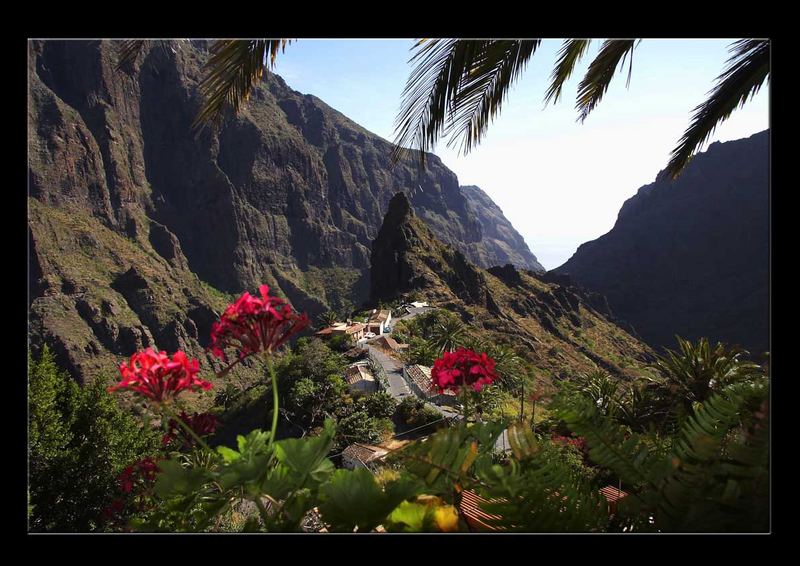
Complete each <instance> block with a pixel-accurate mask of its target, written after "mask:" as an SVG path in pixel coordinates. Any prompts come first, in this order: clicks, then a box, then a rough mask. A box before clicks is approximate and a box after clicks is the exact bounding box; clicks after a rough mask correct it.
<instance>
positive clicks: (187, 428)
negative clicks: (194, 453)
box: [161, 405, 216, 454]
mask: <svg viewBox="0 0 800 566" xmlns="http://www.w3.org/2000/svg"><path fill="white" fill-rule="evenodd" d="M161 409H162V410H163V411H164V412H165V413H167V414H168V415H169V416H170V417H172V419H173V420H174V421H176V422H177V423H178V424H179V425H181V426H182V427H183V430H185V431H186V432H187V433H188V434H189V435H190V436H191V437H192V438H194V440H195V441H196V442H197V443H198V444H199V445H200V446H202V447H203V448H204V449H206V450H207V451H209V452H211V453H212V454H216V453H215V452H214V451H213V450H211V448H209V446H208V444H206V443H205V442H204V441H203V439H202V438H200V437H199V436H198V435H197V433H196V432H195V431H194V430H192V427H190V426H189V425H187V424H186V423H185V422H183V419H182V418H180V417H179V416H178V415H177V414H175V413H174V412H173V411H172V410H171V409H169V408H167V407H166V406H165V405H162V406H161Z"/></svg>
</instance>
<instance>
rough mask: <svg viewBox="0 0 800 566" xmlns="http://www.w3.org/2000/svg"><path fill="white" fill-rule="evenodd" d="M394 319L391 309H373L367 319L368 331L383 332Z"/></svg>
mask: <svg viewBox="0 0 800 566" xmlns="http://www.w3.org/2000/svg"><path fill="white" fill-rule="evenodd" d="M391 321H392V311H390V310H389V309H383V310H380V311H379V310H377V309H372V314H371V315H370V317H369V318H368V319H367V332H374V333H375V334H378V335H380V334H383V332H384V330H385V329H386V327H387V326H389V323H390V322H391Z"/></svg>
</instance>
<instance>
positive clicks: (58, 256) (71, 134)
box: [28, 40, 532, 377]
mask: <svg viewBox="0 0 800 566" xmlns="http://www.w3.org/2000/svg"><path fill="white" fill-rule="evenodd" d="M114 47H115V46H114V44H113V42H108V41H55V40H48V41H40V40H34V41H30V42H29V44H28V50H29V58H28V74H29V91H28V126H29V127H28V146H29V167H28V180H29V216H28V230H29V232H28V238H29V244H30V247H31V250H32V252H31V265H30V269H29V273H30V274H31V282H30V285H29V305H30V319H31V328H32V330H31V342H32V346H33V347H34V349H35V348H38V347H40V346H41V344H42V343H45V342H47V343H49V344H51V346H53V348H54V350H56V351H57V353H58V354H59V358H60V359H59V361H60V362H61V363H62V365H64V366H65V367H69V368H71V371H72V372H73V375H75V376H76V377H79V376H82V375H84V374H86V375H89V374H96V373H97V372H98V371H99V368H100V367H102V366H103V365H104V364H105V367H114V365H113V364H112V365H108V364H107V362H104V363H103V364H100V363H99V362H98V360H100V359H101V358H103V359H107V360H110V359H112V358H114V357H116V358H117V359H118V358H119V356H121V355H129V354H130V353H132V351H133V349H135V348H138V347H142V346H144V345H145V344H149V345H156V346H158V347H162V346H166V345H170V347H172V346H176V345H179V346H181V347H182V348H185V349H187V351H192V352H195V353H197V355H200V354H201V352H202V347H201V344H200V342H199V341H198V340H199V338H200V334H202V333H198V332H199V330H200V327H202V326H204V324H205V322H204V321H205V319H206V318H207V316H206V315H202V316H200V317H199V319H198V320H200V319H202V320H201V321H200V322H202V323H198V320H194V318H198V317H197V316H195V317H194V318H192V316H189V314H190V312H189V311H191V310H192V309H200V310H202V311H203V312H214V311H216V312H219V310H220V309H221V308H224V301H225V300H229V299H230V298H231V296H232V295H234V294H238V293H240V292H241V291H242V290H245V289H247V290H250V291H251V292H253V291H254V290H255V289H256V288H257V286H258V285H260V284H261V283H267V284H268V285H269V286H270V287H271V288H272V289H273V290H274V291H275V292H277V293H278V294H281V295H283V296H285V297H286V298H288V299H289V300H290V301H291V302H292V304H293V305H294V306H295V307H296V308H298V309H300V310H305V311H307V312H309V314H310V315H311V316H312V317H313V316H315V315H317V314H319V313H320V312H322V311H324V310H328V309H334V310H337V311H339V312H340V313H347V312H349V311H350V310H351V309H352V308H354V307H355V306H357V305H358V304H359V303H360V302H361V301H363V300H364V299H365V298H366V297H367V296H368V286H369V280H368V277H369V265H370V264H369V259H370V247H371V244H372V239H373V238H374V237H375V235H376V234H377V230H378V228H379V227H380V225H381V223H382V221H383V216H384V213H385V211H386V208H387V205H388V201H389V199H390V198H391V196H392V195H393V194H394V193H395V192H397V190H409V189H413V188H414V187H422V188H423V190H421V191H417V192H416V193H415V194H414V195H413V196H412V201H413V206H414V208H415V210H417V211H418V212H419V213H420V215H421V216H422V217H424V218H425V221H426V222H427V223H428V225H429V226H430V227H431V228H432V229H433V230H434V231H435V232H436V234H437V237H439V238H441V239H442V240H443V241H446V242H448V243H451V244H453V245H456V246H457V247H460V248H461V249H462V250H463V251H464V253H465V254H466V255H467V256H469V257H470V258H471V259H473V260H474V261H477V262H479V263H481V262H483V263H484V264H492V263H497V262H500V261H505V259H506V257H505V255H503V256H500V255H498V256H497V257H496V258H495V255H494V254H495V253H497V252H495V251H493V250H496V249H498V248H497V245H496V243H494V242H492V243H491V244H490V246H489V248H484V246H483V245H482V244H481V240H482V238H483V232H482V230H483V229H482V226H481V224H480V222H479V220H478V218H477V217H478V214H477V213H476V211H475V210H474V208H473V206H472V205H471V204H470V202H469V201H468V199H467V198H465V197H464V195H463V194H462V193H461V189H460V187H459V184H458V179H457V177H456V175H455V174H454V173H453V172H452V171H450V170H449V169H447V168H446V167H445V166H444V165H443V164H442V162H441V160H440V159H439V158H438V157H436V156H430V157H429V159H428V168H427V170H426V171H424V172H419V171H418V170H417V169H416V168H415V167H414V165H413V163H412V162H411V161H406V162H401V163H400V164H398V166H397V167H396V168H394V169H391V168H390V167H389V165H390V150H391V147H392V146H391V144H390V143H389V142H387V141H385V140H383V139H381V138H379V137H378V136H375V135H373V134H371V133H370V132H368V131H367V130H366V129H364V128H363V127H361V126H359V125H358V124H355V123H354V122H352V121H351V120H349V119H348V118H347V117H345V116H344V115H343V114H341V113H340V112H338V111H336V110H334V109H332V108H330V107H329V106H327V105H325V104H324V103H323V102H322V101H320V100H319V99H318V98H317V97H314V96H312V95H301V94H300V93H297V92H296V91H293V90H292V89H291V88H289V86H288V85H287V84H286V83H285V81H283V79H282V78H280V77H278V76H277V75H274V74H268V76H267V78H265V80H264V81H263V82H262V83H261V84H259V85H258V86H257V87H256V88H255V89H254V91H253V94H252V96H251V99H250V101H249V103H248V104H247V105H246V106H245V108H244V109H243V110H242V112H241V113H240V115H238V116H233V115H231V114H230V113H229V114H228V115H227V116H226V118H225V119H224V120H223V122H222V124H221V127H220V128H219V129H218V130H211V129H206V130H204V131H202V132H200V133H199V135H197V136H196V137H195V135H194V134H193V132H192V130H191V125H192V121H193V119H194V117H195V116H196V114H197V110H198V109H199V106H200V104H201V101H202V98H201V96H200V93H199V90H198V85H199V82H200V80H201V79H202V75H203V67H202V65H203V63H204V61H205V59H206V58H207V56H208V53H207V42H204V41H192V42H185V41H160V42H150V43H149V45H148V46H147V47H145V49H144V50H143V52H142V54H141V55H140V57H139V60H138V61H137V62H136V63H135V64H134V65H133V66H132V67H131V68H127V69H118V68H117V63H116V52H115V49H114ZM509 246H510V247H511V248H513V247H514V244H513V243H509ZM524 253H527V254H530V250H528V249H527V246H525V248H524V249H523V250H521V255H520V257H523V255H524ZM531 256H532V254H531ZM131 269H133V274H132V275H131V276H130V277H127V278H126V277H123V275H124V274H126V273H128V272H130V270H131ZM142 281H144V284H143V283H142ZM81 294H83V295H84V296H81ZM176 297H178V298H176ZM180 297H183V298H180ZM81 301H83V302H81ZM175 301H177V304H178V305H179V307H178V308H173V306H171V303H174V302H175ZM79 303H80V304H81V305H83V306H78V305H79ZM84 303H86V304H85V305H84ZM104 304H105V305H111V307H110V308H111V310H113V311H114V312H116V313H118V315H110V314H106V311H108V308H106V309H104V307H103V305H104ZM198 305H201V306H198ZM198 312H199V311H198ZM115 316H119V317H120V319H121V320H123V321H124V324H123V325H122V327H120V328H116V329H115V328H114V327H113V326H112V325H111V323H112V322H114V317H115ZM114 323H115V322H114ZM115 324H116V323H115ZM118 326H119V325H118ZM120 336H122V337H123V338H120Z"/></svg>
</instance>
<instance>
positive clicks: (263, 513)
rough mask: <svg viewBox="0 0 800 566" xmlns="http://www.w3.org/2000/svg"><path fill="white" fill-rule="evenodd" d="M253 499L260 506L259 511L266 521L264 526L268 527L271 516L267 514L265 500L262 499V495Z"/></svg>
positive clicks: (262, 518)
mask: <svg viewBox="0 0 800 566" xmlns="http://www.w3.org/2000/svg"><path fill="white" fill-rule="evenodd" d="M253 501H254V502H255V504H256V507H258V512H259V514H260V515H261V520H262V521H264V528H265V529H266V528H267V521H268V520H269V516H268V515H267V508H266V507H264V502H262V501H261V497H259V496H256V497H254V498H253Z"/></svg>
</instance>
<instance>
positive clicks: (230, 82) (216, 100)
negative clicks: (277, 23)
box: [194, 39, 291, 129]
mask: <svg viewBox="0 0 800 566" xmlns="http://www.w3.org/2000/svg"><path fill="white" fill-rule="evenodd" d="M288 43H291V40H288V39H264V40H220V41H216V42H215V43H214V45H212V47H211V57H210V58H209V60H208V62H207V63H206V70H207V72H206V76H205V77H204V78H203V80H202V82H201V83H200V92H201V94H202V96H203V104H202V106H201V108H200V112H199V113H198V115H197V118H195V121H194V127H195V128H196V129H202V127H204V126H205V125H207V124H209V123H213V124H219V122H220V120H221V119H222V116H223V114H224V111H225V107H226V105H228V104H230V106H231V107H232V108H233V111H234V113H238V112H239V109H240V107H241V105H242V103H243V102H246V101H247V99H248V98H249V97H250V92H251V91H252V88H253V86H254V85H255V84H256V83H257V82H258V81H259V80H260V79H261V77H262V76H263V75H264V71H265V70H267V69H268V68H270V67H273V66H274V65H275V58H276V57H277V54H278V51H279V50H280V51H281V52H282V51H283V50H284V49H285V47H286V45H287V44H288Z"/></svg>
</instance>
